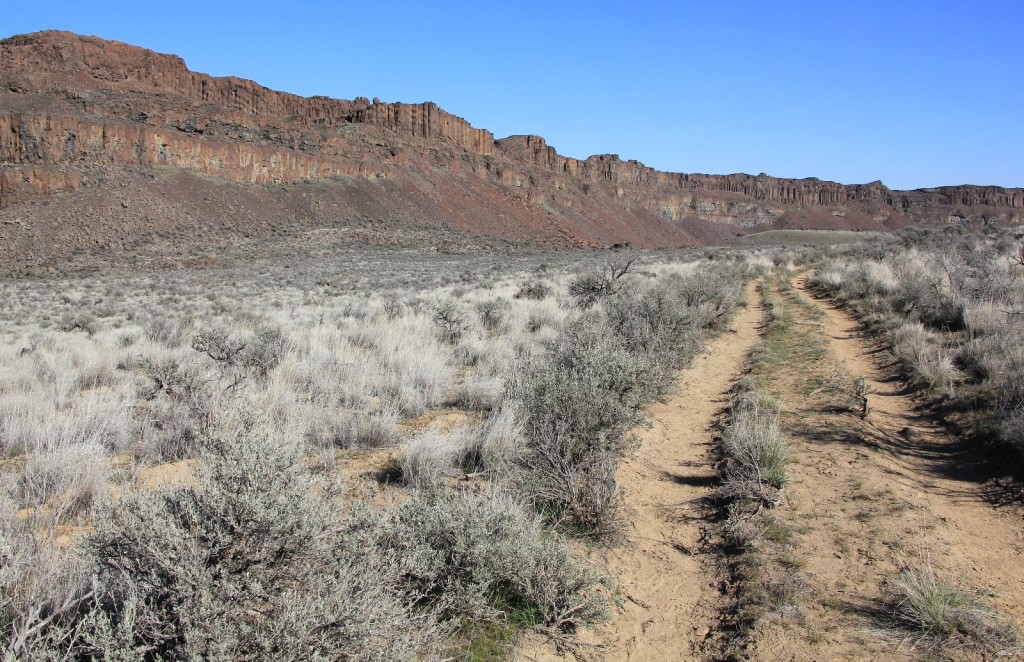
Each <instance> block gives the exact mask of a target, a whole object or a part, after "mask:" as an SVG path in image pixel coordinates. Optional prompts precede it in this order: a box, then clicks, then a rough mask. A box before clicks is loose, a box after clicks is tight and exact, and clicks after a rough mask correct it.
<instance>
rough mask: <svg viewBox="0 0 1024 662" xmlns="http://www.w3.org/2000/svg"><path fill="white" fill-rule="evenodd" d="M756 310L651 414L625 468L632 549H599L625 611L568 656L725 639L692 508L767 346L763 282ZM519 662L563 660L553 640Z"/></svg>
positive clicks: (685, 652)
mask: <svg viewBox="0 0 1024 662" xmlns="http://www.w3.org/2000/svg"><path fill="white" fill-rule="evenodd" d="M746 296H747V301H749V302H751V305H750V306H748V307H747V308H743V309H740V311H739V313H738V315H737V316H736V318H735V320H734V321H733V324H732V326H731V328H730V330H729V331H728V332H726V333H725V334H723V335H722V336H720V337H719V338H716V339H715V340H714V341H712V342H710V343H709V344H708V346H707V347H706V351H705V352H704V353H703V354H702V355H701V356H700V357H698V358H697V359H696V361H695V362H694V365H693V366H692V367H690V368H688V369H687V370H684V371H683V372H682V373H681V375H680V378H679V381H678V388H677V390H676V392H675V394H674V395H672V396H671V397H669V398H668V399H667V400H666V401H665V402H663V403H659V404H656V405H654V406H653V407H651V408H650V410H649V411H648V416H649V418H650V419H651V421H652V422H653V424H654V425H653V427H652V428H651V429H649V430H642V431H640V438H641V446H640V448H639V450H638V451H637V453H636V454H635V456H633V457H631V458H629V459H628V460H627V461H625V462H623V463H622V466H621V467H620V468H619V472H618V474H617V480H618V483H619V485H620V486H621V488H622V490H623V494H624V501H625V506H624V512H623V514H622V515H623V519H624V521H625V522H626V528H625V530H624V532H623V537H624V540H623V541H622V543H621V544H620V545H618V546H616V547H614V548H611V549H600V550H595V551H592V552H591V555H592V557H593V558H594V560H595V562H597V563H598V564H599V565H600V566H602V567H604V568H606V569H607V571H608V572H610V573H611V574H613V575H615V576H616V577H618V589H619V591H620V592H621V594H622V605H621V607H620V608H618V609H616V611H615V615H614V618H613V620H612V621H611V622H610V623H608V624H605V625H602V626H600V627H598V628H595V629H593V630H589V631H585V632H582V633H581V634H580V639H581V640H582V641H584V642H586V643H585V644H584V645H582V646H581V647H579V648H578V649H576V650H574V651H571V652H567V653H566V654H567V655H569V656H570V657H572V656H575V657H576V658H577V659H580V660H680V659H702V658H703V657H705V655H704V653H703V651H704V650H705V649H706V648H707V647H708V645H709V642H708V639H709V637H713V636H714V635H715V634H716V628H717V626H718V621H719V614H720V613H721V609H722V608H723V603H724V598H723V596H722V594H721V592H720V583H721V582H720V580H719V575H720V573H719V569H718V563H717V557H716V555H715V553H714V550H709V549H706V545H705V544H704V543H703V538H704V534H705V529H706V527H707V524H706V522H704V521H703V520H702V519H700V518H699V517H697V513H696V512H695V511H694V509H693V508H691V507H687V506H685V504H686V502H688V501H690V500H692V499H694V498H696V497H700V496H702V495H704V494H706V493H707V492H708V491H710V490H711V488H712V487H713V485H714V482H715V468H714V462H713V459H712V452H713V449H714V446H713V444H714V439H715V436H716V434H717V426H718V424H719V420H720V419H721V416H722V414H723V411H724V409H725V407H726V406H727V405H728V404H729V391H730V389H731V388H732V386H733V384H734V383H735V381H736V379H737V378H738V377H739V376H740V375H741V374H742V371H743V368H744V364H745V360H746V358H747V356H748V354H749V352H750V349H751V348H752V347H753V346H754V344H755V343H756V342H757V340H758V337H759V327H760V322H761V318H762V313H761V308H760V306H759V305H756V302H757V301H758V295H757V292H756V290H755V289H754V287H753V285H751V286H750V288H748V290H747V295H746ZM515 659H517V660H550V659H565V658H564V657H562V658H560V657H559V655H558V653H557V651H556V650H555V647H554V646H553V645H552V643H551V642H545V641H543V640H541V639H539V638H528V639H527V640H526V641H525V642H524V645H523V646H522V647H521V648H520V651H519V652H518V654H517V655H516V658H515Z"/></svg>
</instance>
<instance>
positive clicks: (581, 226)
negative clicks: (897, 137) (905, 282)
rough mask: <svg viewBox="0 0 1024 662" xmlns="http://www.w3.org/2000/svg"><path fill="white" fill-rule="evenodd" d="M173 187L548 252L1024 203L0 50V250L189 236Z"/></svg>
mask: <svg viewBox="0 0 1024 662" xmlns="http://www.w3.org/2000/svg"><path fill="white" fill-rule="evenodd" d="M172 175H173V177H177V178H181V177H184V178H185V179H188V178H193V179H191V180H188V181H191V182H192V183H191V184H182V186H185V187H186V188H189V189H194V188H195V186H196V185H195V183H194V178H195V177H213V178H214V180H213V181H215V182H221V184H222V185H223V186H242V187H245V186H261V187H267V186H271V187H273V186H278V188H276V189H274V188H272V189H268V190H267V191H262V192H261V191H256V192H255V193H254V195H256V197H261V196H264V197H265V195H268V194H270V195H272V196H273V197H274V200H276V201H278V203H280V205H283V207H286V208H291V207H296V205H295V204H292V203H291V202H289V201H288V200H289V199H290V198H289V196H294V195H298V194H297V193H296V191H295V190H294V188H289V187H294V186H296V185H300V184H301V185H306V184H310V185H312V184H314V183H315V184H317V186H321V185H323V186H326V187H327V189H325V190H329V191H332V193H331V194H330V195H328V196H327V197H329V198H332V199H335V201H334V202H332V203H331V205H332V206H330V207H329V208H328V209H329V211H328V210H327V209H324V208H322V207H321V208H318V207H310V208H307V207H303V205H298V207H302V208H304V209H305V211H304V212H302V213H295V214H291V215H290V218H289V219H288V221H289V222H293V223H307V224H309V225H311V226H317V225H318V224H324V223H334V224H337V223H338V222H341V221H344V220H352V219H357V218H358V219H362V221H365V220H366V219H377V220H387V221H391V222H395V223H399V224H401V223H407V224H422V223H427V224H434V225H437V226H438V227H445V228H449V229H454V230H458V231H461V232H467V233H471V234H475V235H478V236H482V237H491V238H498V239H502V240H508V241H542V242H550V243H554V244H562V245H590V246H600V245H608V244H613V243H621V242H625V241H628V242H632V243H636V244H638V245H646V246H677V245H689V244H694V243H701V242H708V241H724V240H726V239H727V238H728V237H729V236H732V235H733V234H735V232H736V231H737V229H738V228H757V227H760V226H784V227H806V228H864V229H883V228H892V227H899V226H903V225H907V224H910V223H917V222H943V223H945V222H962V223H984V222H1013V221H1020V220H1021V219H1022V218H1024V213H1022V207H1024V192H1022V190H1021V189H1002V188H998V187H976V186H959V187H949V188H942V189H929V190H920V191H892V190H889V189H888V188H886V187H885V186H883V185H882V184H881V183H880V182H873V183H870V184H863V185H855V186H845V185H841V184H837V183H835V182H825V181H819V180H817V179H803V180H791V179H778V178H774V177H769V176H767V175H763V174H762V175H757V176H751V175H743V174H737V175H703V174H682V173H668V172H659V171H656V170H653V169H652V168H648V167H647V166H645V165H643V164H642V163H639V162H637V161H623V160H621V159H620V158H618V156H615V155H598V156H591V157H590V158H587V159H585V160H578V159H572V158H567V157H563V156H561V155H559V154H558V153H557V152H556V151H555V149H554V148H552V147H551V146H549V145H547V143H546V142H545V140H544V139H543V138H541V137H538V136H511V137H508V138H505V139H502V140H498V141H495V140H494V136H493V135H492V134H491V133H490V132H489V131H486V130H484V129H477V128H474V127H472V126H471V125H470V124H469V123H468V122H466V121H465V120H464V119H462V118H460V117H456V116H454V115H451V114H449V113H447V112H445V111H444V110H442V109H441V108H439V107H438V106H436V105H435V104H433V103H424V104H401V103H381V102H380V101H379V100H377V99H374V100H373V101H370V100H368V99H366V98H357V99H354V100H351V101H347V100H338V99H328V98H322V97H313V98H305V97H299V96H296V95H292V94H286V93H282V92H275V91H272V90H269V89H267V88H265V87H262V86H260V85H258V84H256V83H254V82H252V81H247V80H242V79H238V78H214V77H211V76H207V75H204V74H200V73H195V72H192V71H189V70H188V68H187V67H186V66H185V63H184V62H183V61H182V60H181V58H179V57H176V56H173V55H162V54H158V53H154V52H152V51H149V50H145V49H142V48H137V47H135V46H130V45H127V44H122V43H118V42H110V41H104V40H102V39H98V38H95V37H83V36H79V35H75V34H70V33H64V32H43V33H36V34H31V35H21V36H17V37H12V38H9V39H6V40H3V41H0V221H2V224H0V255H3V256H6V257H8V258H9V259H14V260H18V259H21V257H20V254H19V252H18V251H23V252H24V253H26V254H32V255H43V256H46V255H55V254H57V253H59V251H57V253H54V250H56V249H53V250H51V251H49V252H47V251H45V250H41V248H40V247H39V246H36V244H39V243H40V242H44V243H46V242H49V240H48V237H51V236H52V234H53V233H56V234H57V235H60V233H61V232H63V231H64V230H66V229H67V228H68V227H69V224H70V225H74V226H75V227H76V228H77V229H76V230H75V231H74V232H73V233H71V234H70V235H68V239H67V241H68V244H67V246H66V247H65V248H66V250H68V251H70V250H74V249H75V247H76V245H77V244H76V242H82V241H85V242H89V241H90V237H91V235H90V227H94V226H99V227H107V228H112V229H113V230H111V231H112V232H120V234H121V235H123V236H122V239H125V238H128V239H130V238H132V237H137V236H144V235H145V234H146V233H147V232H149V231H150V230H151V229H152V227H153V226H154V225H165V224H170V225H171V226H174V227H178V226H181V224H183V223H184V224H185V225H188V217H184V218H182V217H174V216H173V215H174V214H175V213H182V212H180V210H179V207H178V206H177V205H178V203H179V202H180V201H179V200H172V201H170V202H168V204H163V203H160V202H159V200H158V198H159V195H171V196H172V197H173V196H177V195H179V194H178V193H173V192H166V191H165V192H164V193H159V192H160V191H161V190H162V189H161V188H160V186H161V185H162V184H160V182H166V181H167V180H168V178H170V177H171V176H172ZM126 176H127V177H134V178H135V179H134V180H133V181H135V184H132V185H133V186H135V185H137V186H142V187H144V188H145V187H148V189H149V190H151V192H153V193H154V195H156V196H157V197H156V198H152V199H150V198H147V199H148V200H150V201H149V202H146V203H141V202H140V204H148V205H150V207H151V208H150V209H148V211H145V210H144V211H142V212H139V214H124V213H122V212H119V211H118V210H119V209H120V210H124V209H126V207H125V206H124V205H123V204H113V205H111V204H109V203H110V202H111V197H112V196H113V195H114V194H113V193H112V192H111V190H110V183H111V182H112V181H115V180H116V181H122V180H123V177H126ZM182 181H184V180H182ZM154 182H156V183H154ZM206 183H207V184H210V185H212V184H211V182H209V181H208V182H206ZM282 186H283V187H284V188H281V187H282ZM318 190H319V189H318ZM268 191H269V193H268ZM182 194H184V195H188V191H184V192H183V193H182ZM246 195H248V194H246ZM69 196H70V197H69ZM76 196H77V197H76ZM243 197H244V196H243ZM46 201H50V202H53V203H54V204H56V205H57V207H60V206H61V205H64V206H67V205H71V204H72V201H73V204H74V205H78V208H80V209H82V210H83V213H82V216H84V217H85V218H86V219H90V218H92V219H94V220H91V221H88V222H86V221H82V220H80V219H79V220H75V219H72V218H70V212H69V218H66V219H65V220H64V221H55V220H54V219H53V218H52V214H51V215H50V216H47V215H46V214H44V213H42V212H40V211H39V209H40V205H37V204H36V203H37V202H46ZM171 203H173V204H171ZM273 206H274V205H269V207H273ZM261 207H262V208H261V209H255V210H249V211H248V212H247V213H248V215H249V216H251V217H252V223H251V224H250V225H252V226H253V227H252V228H251V230H252V232H255V233H259V232H260V231H261V230H260V229H259V228H260V227H261V226H262V225H263V224H266V223H270V222H271V220H270V219H268V218H267V217H266V214H267V213H268V212H266V208H269V207H268V206H267V204H266V203H265V202H264V203H261ZM104 209H113V210H114V213H110V212H107V211H103V210H104ZM174 210H179V211H174ZM204 213H207V214H209V217H208V218H207V219H206V220H205V221H203V222H206V223H208V224H212V225H217V224H220V225H224V226H231V227H235V225H237V223H236V220H235V219H236V218H237V217H238V216H239V212H238V209H234V210H226V209H223V208H216V207H214V208H212V209H209V210H207V211H206V212H204ZM229 214H234V216H232V217H230V218H229V217H228V215H229ZM169 215H170V217H168V216H169ZM286 215H287V214H286ZM362 221H361V222H362ZM200 222H201V221H200V220H199V219H193V224H199V223H200ZM90 223H91V224H92V225H90ZM183 227H184V226H183ZM189 227H191V226H189ZM29 228H35V229H34V230H31V229H29ZM108 234H109V233H108ZM33 242H35V243H33ZM49 243H51V244H52V242H49ZM33 247H35V248H33ZM35 259H36V260H37V261H38V259H40V258H35Z"/></svg>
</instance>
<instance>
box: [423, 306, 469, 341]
mask: <svg viewBox="0 0 1024 662" xmlns="http://www.w3.org/2000/svg"><path fill="white" fill-rule="evenodd" d="M431 319H432V320H433V322H434V326H435V327H437V332H438V337H439V338H440V339H441V342H443V343H445V344H448V345H456V344H458V343H459V341H460V340H462V334H464V333H465V332H466V331H468V330H469V328H470V325H469V317H468V316H467V315H466V313H465V312H464V311H463V310H462V308H461V307H460V306H459V304H458V303H457V302H455V301H454V300H451V299H449V300H447V301H442V302H441V303H438V304H437V305H435V306H434V309H433V314H432V316H431Z"/></svg>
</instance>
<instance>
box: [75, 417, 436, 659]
mask: <svg viewBox="0 0 1024 662" xmlns="http://www.w3.org/2000/svg"><path fill="white" fill-rule="evenodd" d="M225 423H227V422H225ZM230 423H231V425H230V427H231V429H232V432H222V433H221V434H220V435H219V436H217V437H213V438H210V439H209V440H208V441H207V442H206V443H205V444H204V447H203V454H202V463H201V465H200V467H201V468H200V471H199V474H198V476H197V485H196V486H194V487H180V488H176V489H172V490H170V491H165V492H159V493H136V494H129V495H127V496H126V497H124V498H123V499H122V500H121V501H120V502H117V503H113V504H111V505H110V506H109V507H108V508H107V509H106V510H105V511H103V512H101V513H100V515H99V517H98V520H97V523H96V530H95V532H94V533H93V534H91V535H90V537H89V545H88V547H89V550H90V553H91V554H92V556H93V558H94V563H95V564H96V566H95V567H96V571H95V572H96V574H95V580H94V589H93V591H94V595H93V596H91V597H90V598H89V599H88V600H86V601H85V602H84V603H83V610H82V611H81V612H80V613H79V614H77V615H75V617H74V618H69V619H67V621H66V622H62V623H59V624H55V627H64V628H69V629H70V628H79V629H80V631H81V632H82V637H81V640H80V641H79V642H78V643H77V644H76V645H75V646H74V647H73V649H72V650H73V651H74V652H75V653H76V654H77V655H86V656H90V657H92V656H95V657H102V658H104V659H109V658H117V659H122V658H124V657H125V656H134V655H138V654H139V652H140V651H143V652H145V655H146V657H152V658H154V659H184V658H203V659H209V658H223V657H230V658H236V659H237V658H248V659H266V658H271V657H272V658H274V659H309V657H310V656H314V657H323V658H334V659H337V658H346V659H413V658H418V657H423V656H431V655H434V654H437V653H439V652H440V650H441V649H442V647H443V640H444V635H445V630H444V629H443V628H440V627H439V626H437V625H436V623H435V621H434V616H433V614H432V613H431V612H429V611H423V610H416V609H414V608H413V602H414V600H415V599H416V598H415V596H414V595H413V594H411V593H409V592H408V590H407V589H406V588H405V587H404V586H403V585H402V582H403V578H402V576H401V567H402V565H401V564H400V563H399V562H397V561H396V560H395V559H394V558H393V557H390V556H386V555H381V554H366V553H365V548H366V546H367V545H368V544H372V541H371V540H370V539H368V538H367V537H366V536H367V531H366V525H365V524H353V523H346V521H345V520H343V519H342V518H341V517H340V514H339V510H338V508H337V507H336V506H335V505H334V504H333V503H332V501H333V499H334V495H335V494H336V490H335V489H334V488H333V487H332V485H331V484H330V483H326V482H323V481H320V480H318V479H316V478H314V477H313V476H311V475H310V474H309V472H308V470H307V468H306V464H305V461H304V458H303V457H302V455H301V454H300V453H299V449H298V447H297V446H295V445H294V444H291V443H288V442H287V440H282V439H280V438H276V437H275V436H274V435H273V434H272V433H271V432H270V430H269V428H268V426H267V423H266V421H264V420H260V419H259V418H258V417H257V418H252V417H248V416H244V417H243V418H241V419H239V420H236V421H231V422H230Z"/></svg>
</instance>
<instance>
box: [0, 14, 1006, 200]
mask: <svg viewBox="0 0 1024 662" xmlns="http://www.w3.org/2000/svg"><path fill="white" fill-rule="evenodd" d="M50 28H53V29H63V30H71V31H74V32H80V33H84V34H94V35H97V36H100V37H104V38H107V39H116V40H119V41H125V42H128V43H132V44H136V45H140V46H145V47H147V48H151V49H153V50H156V51H160V52H165V53H176V54H178V55H180V56H182V57H183V58H184V59H185V61H186V62H187V63H188V65H189V67H190V68H192V69H193V70H196V71H201V72H205V73H209V74H214V75H220V76H223V75H238V76H242V77H244V78H251V79H253V80H255V81H257V82H259V83H261V84H263V85H266V86H267V87H270V88H273V89H278V90H285V91H288V92H294V93H297V94H303V95H313V94H325V95H328V96H332V97H340V98H349V99H350V98H354V97H356V96H366V97H371V98H372V97H374V96H377V97H380V98H381V99H382V100H383V101H404V102H420V101H435V102H437V103H438V105H440V106H441V107H443V108H445V109H447V110H449V111H451V112H453V113H455V114H457V115H461V116H462V117H465V118H466V119H467V120H469V121H470V122H471V123H472V124H473V125H474V126H477V127H482V128H487V129H490V130H491V131H493V132H494V134H495V136H496V137H499V138H500V137H504V136H507V135H511V134H518V133H533V134H538V135H542V136H544V137H545V138H547V140H548V142H549V144H551V145H553V146H555V147H556V148H557V149H558V151H559V152H560V153H562V154H564V155H567V156H574V157H577V158H585V157H586V156H588V155H590V154H595V153H615V154H619V155H620V156H621V157H622V158H633V159H637V160H640V161H643V162H644V163H646V164H648V165H650V166H653V167H655V168H659V169H662V170H670V171H676V172H707V173H732V172H749V173H753V174H756V173H758V172H766V173H768V174H771V175H776V176H780V177H811V176H814V177H820V178H822V179H831V180H836V181H840V182H843V183H848V184H849V183H862V182H868V181H872V180H875V179H881V180H882V181H883V182H885V183H886V184H887V185H889V186H890V187H892V188H901V189H902V188H918V187H927V186H940V185H947V184H961V183H974V184H998V185H1002V186H1024V80H1022V76H1024V1H1022V0H991V1H989V0H976V1H974V2H967V1H966V0H959V1H952V0H934V1H932V2H925V1H921V0H885V1H876V0H867V1H854V0H847V1H842V2H840V1H838V0H815V1H807V2H783V1H777V2H776V1H771V0H755V1H751V2H739V1H729V0H722V1H719V2H708V1H707V0H704V1H702V2H693V3H690V2H643V1H637V2H632V3H631V2H622V1H618V2H605V1H603V0H598V1H591V2H577V1H575V0H574V1H561V2H560V1H558V0H549V1H548V2H533V1H532V0H530V1H525V0H524V1H521V2H486V1H484V2H472V3H471V2H448V3H445V2H434V3H427V2H404V1H391V2H361V3H353V2H337V1H331V2H322V3H318V2H304V1H302V0H293V1H292V2H280V3H265V2H261V1H258V0H253V1H251V2H244V3H243V2H238V3H233V2H230V3H229V2H221V3H218V2H202V3H200V2H192V1H191V0H186V1H181V2H171V3H148V2H138V1H137V0H136V1H133V2H125V3H114V2H110V3H104V2H88V1H84V2H83V1H78V2H45V3H31V2H11V3H7V6H6V7H5V8H4V10H3V11H2V12H0V35H2V36H8V35H12V34H18V33H23V32H34V31H37V30H43V29H50Z"/></svg>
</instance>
